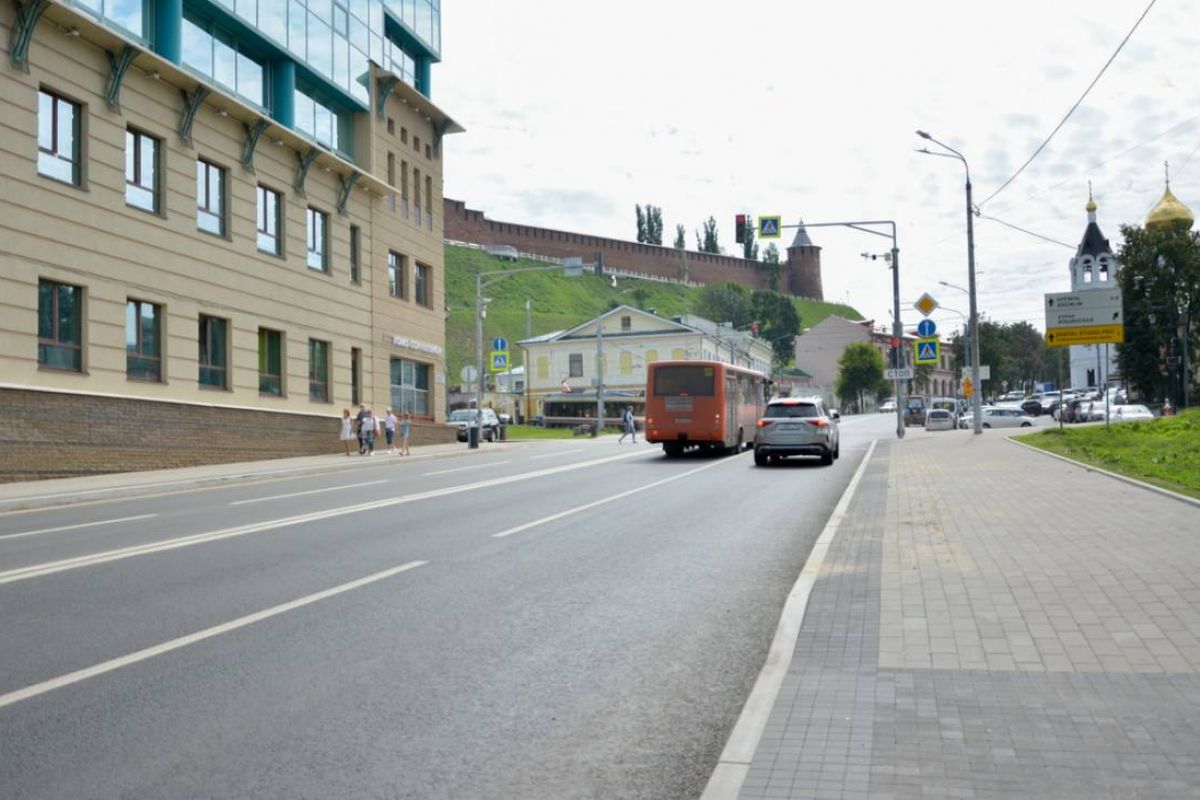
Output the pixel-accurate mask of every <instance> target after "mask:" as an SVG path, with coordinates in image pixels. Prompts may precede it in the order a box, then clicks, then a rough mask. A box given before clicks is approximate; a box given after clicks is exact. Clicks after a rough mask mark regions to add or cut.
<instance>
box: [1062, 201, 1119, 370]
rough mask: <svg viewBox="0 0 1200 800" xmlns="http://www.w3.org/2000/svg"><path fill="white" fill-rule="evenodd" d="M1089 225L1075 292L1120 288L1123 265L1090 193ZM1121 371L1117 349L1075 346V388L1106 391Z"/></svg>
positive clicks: (1075, 270)
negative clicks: (1120, 273) (1118, 371)
mask: <svg viewBox="0 0 1200 800" xmlns="http://www.w3.org/2000/svg"><path fill="white" fill-rule="evenodd" d="M1087 215H1088V224H1087V228H1086V229H1085V230H1084V232H1083V241H1081V242H1080V243H1079V248H1078V249H1076V251H1075V257H1074V258H1072V259H1071V291H1072V292H1087V291H1096V290H1109V289H1112V288H1113V287H1114V286H1116V281H1117V272H1118V271H1119V270H1120V264H1119V263H1117V257H1116V256H1115V255H1113V251H1112V247H1110V246H1109V244H1108V239H1105V238H1104V234H1103V233H1101V232H1100V226H1099V225H1097V224H1096V201H1095V200H1094V199H1093V198H1092V193H1091V191H1090V190H1089V191H1088V203H1087ZM1116 372H1117V348H1116V347H1115V346H1113V345H1104V344H1080V345H1073V346H1072V347H1071V388H1074V389H1082V388H1084V387H1092V388H1103V387H1106V386H1107V385H1108V380H1109V376H1111V375H1115V374H1116Z"/></svg>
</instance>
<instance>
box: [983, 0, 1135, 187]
mask: <svg viewBox="0 0 1200 800" xmlns="http://www.w3.org/2000/svg"><path fill="white" fill-rule="evenodd" d="M1157 2H1158V0H1150V3H1149V5H1147V6H1146V10H1145V11H1143V12H1142V15H1141V16H1140V17H1138V18H1137V22H1135V23H1133V27H1132V28H1130V29H1129V33H1127V34H1125V38H1124V39H1122V40H1121V43H1120V44H1119V45H1117V49H1116V50H1114V51H1113V54H1112V55H1111V56H1109V58H1108V61H1105V62H1104V66H1103V67H1101V68H1100V72H1099V73H1097V74H1096V77H1095V78H1093V79H1092V82H1091V83H1089V84H1088V87H1087V88H1086V89H1084V90H1083V94H1081V95H1080V96H1079V99H1078V100H1076V101H1075V104H1074V105H1072V106H1071V108H1070V109H1068V110H1067V113H1066V115H1065V116H1063V118H1062V119H1061V120H1059V123H1058V124H1057V125H1055V126H1054V130H1052V131H1050V135H1049V136H1047V137H1046V139H1045V141H1043V142H1042V143H1041V144H1039V145H1038V146H1037V149H1036V150H1034V151H1033V155H1031V156H1030V157H1029V158H1028V159H1026V161H1025V163H1024V164H1022V165H1021V166H1020V167H1019V168H1018V169H1017V171H1016V172H1014V173H1013V175H1012V177H1010V178H1009V179H1008V180H1006V181H1005V182H1004V183H1002V184H1001V185H1000V188H999V189H997V190H996V191H994V192H992V193H991V194H990V195H988V196H987V197H986V198H984V199H983V202H981V203H979V204H978V206H977V207H978V208H982V207H983V206H984V205H986V204H987V203H988V202H989V201H991V199H992V198H994V197H995V196H996V195H998V194H1000V193H1001V192H1003V191H1004V190H1005V189H1006V188H1008V185H1009V184H1011V183H1012V182H1013V181H1015V180H1016V179H1017V176H1019V175H1020V174H1021V173H1022V172H1024V171H1025V168H1026V167H1028V166H1029V165H1030V164H1032V163H1033V160H1034V159H1035V158H1037V157H1038V155H1039V154H1040V153H1041V152H1042V150H1044V149H1045V148H1046V145H1048V144H1050V140H1051V139H1053V138H1054V136H1055V134H1057V133H1058V132H1059V130H1061V129H1062V126H1063V125H1066V124H1067V120H1069V119H1070V118H1071V115H1072V114H1074V113H1075V110H1076V109H1077V108H1079V106H1080V105H1082V104H1083V101H1084V100H1085V99H1086V98H1087V96H1088V93H1090V92H1091V91H1092V88H1093V87H1094V86H1095V85H1096V84H1097V83H1098V82H1099V81H1100V78H1102V77H1104V73H1105V72H1107V71H1108V68H1109V66H1110V65H1111V64H1112V63H1113V61H1115V60H1116V58H1117V56H1118V55H1119V54H1120V53H1121V50H1123V49H1124V48H1125V44H1126V43H1127V42H1128V41H1129V40H1130V38H1131V37H1132V36H1133V34H1134V32H1135V31H1137V29H1138V26H1139V25H1141V24H1142V20H1144V19H1145V18H1146V15H1147V14H1149V13H1150V9H1152V8H1154V4H1155V3H1157Z"/></svg>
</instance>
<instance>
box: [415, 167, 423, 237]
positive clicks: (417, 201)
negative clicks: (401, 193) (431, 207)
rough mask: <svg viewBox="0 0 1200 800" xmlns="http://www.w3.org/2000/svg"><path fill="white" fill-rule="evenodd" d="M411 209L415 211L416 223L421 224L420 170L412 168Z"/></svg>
mask: <svg viewBox="0 0 1200 800" xmlns="http://www.w3.org/2000/svg"><path fill="white" fill-rule="evenodd" d="M413 209H414V210H415V211H416V214H415V216H416V218H417V224H418V225H420V224H421V170H419V169H414V170H413Z"/></svg>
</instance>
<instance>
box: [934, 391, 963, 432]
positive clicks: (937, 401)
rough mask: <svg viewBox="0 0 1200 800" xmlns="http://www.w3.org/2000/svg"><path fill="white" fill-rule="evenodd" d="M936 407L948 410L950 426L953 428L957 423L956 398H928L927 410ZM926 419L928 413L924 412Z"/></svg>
mask: <svg viewBox="0 0 1200 800" xmlns="http://www.w3.org/2000/svg"><path fill="white" fill-rule="evenodd" d="M935 408H938V409H941V410H943V411H949V412H950V422H951V425H950V427H951V428H953V427H954V426H955V425H957V424H958V400H956V399H955V398H953V397H934V398H931V399H930V400H929V410H930V411H932V410H933V409H935ZM926 419H928V414H926Z"/></svg>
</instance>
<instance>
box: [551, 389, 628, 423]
mask: <svg viewBox="0 0 1200 800" xmlns="http://www.w3.org/2000/svg"><path fill="white" fill-rule="evenodd" d="M626 406H633V418H634V420H635V422H636V423H637V426H638V429H639V430H640V429H641V428H642V427H643V417H644V415H645V410H646V398H644V397H642V396H641V392H629V391H621V390H615V389H605V390H604V427H606V428H620V427H621V426H622V420H623V419H624V415H625V407H626ZM595 424H596V392H595V390H593V391H590V392H551V393H550V394H547V395H546V396H545V398H543V400H542V425H543V426H544V427H547V428H562V427H572V428H574V427H577V426H579V425H591V426H594V425H595Z"/></svg>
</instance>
